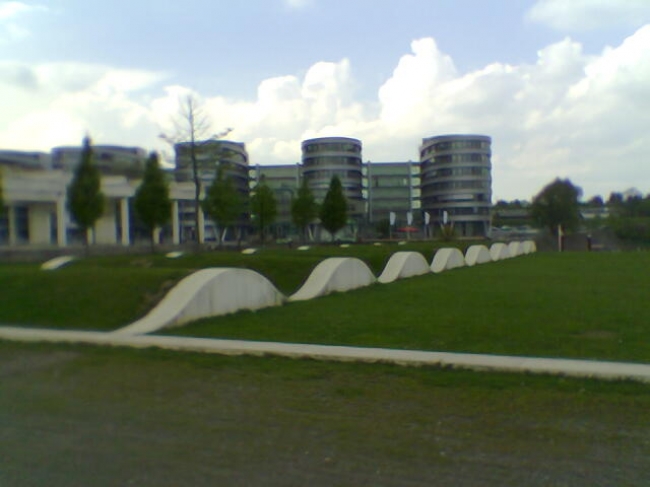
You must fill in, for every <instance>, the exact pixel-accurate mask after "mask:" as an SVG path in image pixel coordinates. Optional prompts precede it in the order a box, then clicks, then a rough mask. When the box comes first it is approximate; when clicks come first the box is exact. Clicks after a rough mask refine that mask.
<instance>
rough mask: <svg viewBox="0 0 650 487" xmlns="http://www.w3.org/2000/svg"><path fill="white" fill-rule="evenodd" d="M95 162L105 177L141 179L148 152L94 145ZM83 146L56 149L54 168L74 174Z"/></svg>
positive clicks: (53, 155)
mask: <svg viewBox="0 0 650 487" xmlns="http://www.w3.org/2000/svg"><path fill="white" fill-rule="evenodd" d="M92 148H93V156H94V161H95V164H96V166H97V168H98V169H99V172H100V173H101V174H103V175H107V176H110V175H113V176H126V177H129V178H139V177H142V174H144V167H145V164H146V161H147V152H146V151H145V150H144V149H141V148H140V147H122V146H118V145H93V146H92ZM82 149H83V147H82V146H68V147H55V148H53V149H52V168H53V169H61V170H63V171H67V172H74V170H75V168H76V167H77V165H78V164H79V161H80V160H81V151H82Z"/></svg>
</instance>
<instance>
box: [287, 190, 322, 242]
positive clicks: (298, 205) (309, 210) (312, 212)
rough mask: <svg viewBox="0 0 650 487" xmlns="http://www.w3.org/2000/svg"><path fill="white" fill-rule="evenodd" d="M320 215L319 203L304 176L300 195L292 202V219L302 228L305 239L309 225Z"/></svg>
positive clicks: (304, 239)
mask: <svg viewBox="0 0 650 487" xmlns="http://www.w3.org/2000/svg"><path fill="white" fill-rule="evenodd" d="M317 216H318V205H317V204H316V199H315V198H314V194H313V193H312V192H311V189H310V188H309V184H308V183H307V179H305V178H303V180H302V184H301V185H300V188H298V196H297V197H296V198H295V199H294V200H293V201H292V202H291V219H292V220H293V224H294V225H295V226H296V227H298V228H299V229H300V233H301V234H302V239H303V241H306V240H307V226H308V225H309V224H310V223H311V222H312V221H314V218H316V217H317Z"/></svg>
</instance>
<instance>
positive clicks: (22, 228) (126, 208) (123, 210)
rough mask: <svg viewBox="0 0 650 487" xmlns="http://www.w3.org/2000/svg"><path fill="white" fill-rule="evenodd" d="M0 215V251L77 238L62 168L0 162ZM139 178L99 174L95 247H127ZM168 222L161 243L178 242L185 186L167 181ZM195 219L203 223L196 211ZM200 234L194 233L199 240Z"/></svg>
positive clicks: (189, 186) (189, 198)
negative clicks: (0, 202) (99, 213)
mask: <svg viewBox="0 0 650 487" xmlns="http://www.w3.org/2000/svg"><path fill="white" fill-rule="evenodd" d="M0 171H1V173H0V174H1V175H0V178H1V179H0V181H1V184H2V196H3V202H4V211H3V212H2V214H1V215H0V248H2V247H21V246H22V247H26V246H56V247H65V246H68V245H75V244H78V243H81V241H82V238H81V237H82V236H81V235H79V230H78V228H77V227H76V225H75V224H74V223H73V221H72V218H71V217H70V214H69V212H68V210H67V203H66V197H67V188H68V186H69V185H70V182H71V181H72V177H73V174H72V172H70V171H66V170H63V169H49V168H44V169H33V168H26V167H24V166H23V167H20V166H16V165H10V164H0ZM139 184H140V180H133V179H128V178H127V177H126V176H117V175H103V176H102V180H101V191H102V193H103V194H104V197H105V198H106V203H105V207H104V213H103V215H102V216H101V218H100V219H99V220H98V221H97V223H96V224H95V227H94V229H93V235H92V241H93V242H94V243H95V244H100V245H124V246H127V245H131V244H132V243H133V242H132V241H131V240H132V235H133V231H132V225H133V224H134V218H133V215H131V207H132V204H131V202H132V199H133V197H134V196H135V192H136V190H137V188H138V186H139ZM170 198H171V200H172V219H171V222H170V225H168V227H166V228H165V232H163V235H162V240H163V241H164V242H166V243H173V244H179V243H181V240H182V235H181V222H180V215H179V213H180V206H182V205H183V204H185V205H187V204H190V203H191V202H193V199H194V185H193V183H191V182H170ZM199 217H200V218H201V220H203V218H202V217H203V215H202V212H200V213H199ZM202 235H203V232H200V236H202Z"/></svg>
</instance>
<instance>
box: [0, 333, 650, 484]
mask: <svg viewBox="0 0 650 487" xmlns="http://www.w3.org/2000/svg"><path fill="white" fill-rule="evenodd" d="M649 391H650V389H649V388H648V386H647V384H637V383H625V382H606V381H589V380H574V379H567V378H562V377H541V376H530V375H519V374H487V373H475V372H464V371H454V370H447V369H439V368H428V367H423V368H404V367H398V366H389V365H384V364H342V363H327V362H316V361H311V360H290V359H281V358H273V357H224V356H218V355H211V354H192V353H179V352H168V351H161V350H131V349H113V348H100V347H91V346H64V345H53V344H21V343H8V342H1V341H0V438H1V439H2V441H0V485H2V486H3V487H23V486H30V485H34V486H37V485H47V486H50V487H58V486H62V487H64V486H65V487H67V486H70V485H79V486H82V485H83V486H85V485H92V486H100V487H101V486H107V487H108V486H114V485H138V486H156V487H160V486H170V487H171V486H178V485H192V486H212V485H265V486H278V487H279V486H287V485H309V486H331V485H337V486H350V487H353V486H354V487H356V486H360V485H372V486H394V487H398V486H400V487H401V486H405V485H410V486H416V485H417V486H425V485H436V486H454V487H456V486H459V485H463V486H473V485H480V486H486V487H491V486H494V487H497V486H498V487H504V486H522V485H525V486H531V487H546V486H550V485H553V486H560V485H571V486H578V485H579V486H590V487H591V486H609V485H616V486H623V485H625V486H645V485H649V482H650V454H649V453H650V442H649V440H648V439H649V438H650V392H649Z"/></svg>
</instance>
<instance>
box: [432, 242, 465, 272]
mask: <svg viewBox="0 0 650 487" xmlns="http://www.w3.org/2000/svg"><path fill="white" fill-rule="evenodd" d="M464 265H465V257H464V256H463V253H462V252H461V251H460V250H458V249H456V248H444V249H440V250H438V252H436V255H434V256H433V262H431V270H432V271H433V272H435V273H438V272H442V271H445V270H449V269H455V268H456V267H463V266H464Z"/></svg>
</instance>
